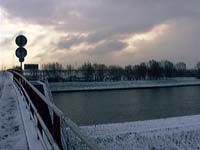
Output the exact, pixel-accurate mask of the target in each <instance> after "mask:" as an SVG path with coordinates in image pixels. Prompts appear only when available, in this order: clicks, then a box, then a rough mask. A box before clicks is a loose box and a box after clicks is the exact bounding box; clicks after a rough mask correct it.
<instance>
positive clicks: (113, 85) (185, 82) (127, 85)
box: [49, 78, 200, 92]
mask: <svg viewBox="0 0 200 150" xmlns="http://www.w3.org/2000/svg"><path fill="white" fill-rule="evenodd" d="M49 85H50V89H51V91H52V92H64V91H92V90H112V89H140V88H158V87H177V86H192V85H200V80H199V79H196V78H170V79H162V80H138V81H117V82H111V81H110V82H53V83H49Z"/></svg>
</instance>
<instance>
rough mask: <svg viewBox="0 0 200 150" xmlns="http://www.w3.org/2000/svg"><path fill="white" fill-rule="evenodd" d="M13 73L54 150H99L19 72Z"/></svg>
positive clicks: (32, 113)
mask: <svg viewBox="0 0 200 150" xmlns="http://www.w3.org/2000/svg"><path fill="white" fill-rule="evenodd" d="M12 73H13V78H14V80H15V82H16V83H17V85H18V87H19V88H20V90H21V91H22V93H23V95H24V97H25V100H26V103H27V106H28V107H29V110H30V112H31V115H32V116H33V118H35V120H36V125H37V128H38V129H39V132H40V135H41V137H42V138H43V137H45V136H46V138H47V140H48V142H49V144H50V145H51V147H52V149H69V150H90V149H91V150H98V149H99V148H98V146H97V145H96V143H95V142H94V141H93V140H92V139H90V138H89V137H88V136H86V135H85V134H84V133H83V131H81V129H80V128H79V127H78V126H77V125H76V124H75V123H74V122H73V121H72V120H71V119H70V118H68V117H67V116H66V115H65V114H64V113H63V112H62V111H61V110H60V109H58V108H57V107H56V106H55V105H54V104H53V103H52V102H51V101H49V100H47V98H46V97H45V96H44V95H42V94H41V93H40V92H39V91H38V90H37V89H36V88H35V87H34V86H33V85H32V84H31V83H30V82H29V81H28V80H26V79H25V78H24V77H23V76H22V75H21V74H19V73H17V72H13V71H12ZM51 114H53V115H51ZM52 116H53V117H52Z"/></svg>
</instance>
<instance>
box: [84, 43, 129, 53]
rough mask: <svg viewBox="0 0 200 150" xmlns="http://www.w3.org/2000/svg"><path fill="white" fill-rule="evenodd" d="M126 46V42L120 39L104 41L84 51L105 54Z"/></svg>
mask: <svg viewBox="0 0 200 150" xmlns="http://www.w3.org/2000/svg"><path fill="white" fill-rule="evenodd" d="M126 47H127V43H124V42H121V41H105V42H103V43H101V44H99V45H97V46H96V47H95V48H92V49H89V50H87V51H85V53H87V54H89V55H105V54H107V53H111V52H117V51H120V50H122V49H124V48H126Z"/></svg>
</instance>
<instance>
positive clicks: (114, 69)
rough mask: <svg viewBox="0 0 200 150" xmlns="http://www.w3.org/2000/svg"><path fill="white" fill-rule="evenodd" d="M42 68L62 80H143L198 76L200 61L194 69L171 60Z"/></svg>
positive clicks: (199, 75)
mask: <svg viewBox="0 0 200 150" xmlns="http://www.w3.org/2000/svg"><path fill="white" fill-rule="evenodd" d="M42 69H43V70H46V71H47V72H48V71H51V72H53V73H54V75H53V76H54V78H55V79H57V80H58V78H63V80H68V81H69V80H70V81H74V80H77V79H79V80H82V81H105V80H112V81H119V80H145V79H161V78H171V77H198V78H200V62H199V63H197V65H196V66H195V68H194V69H187V67H186V64H185V63H184V62H179V63H177V64H174V63H173V62H171V61H168V60H165V61H156V60H150V61H148V62H143V63H140V64H137V65H128V66H125V67H121V66H116V65H111V66H106V65H105V64H97V63H94V64H92V63H90V62H86V63H84V64H82V65H81V66H80V67H79V68H77V69H74V67H73V66H72V65H67V67H66V69H64V68H63V66H62V65H61V64H59V63H51V64H45V65H42ZM62 70H67V77H64V76H63V75H62V76H61V72H62Z"/></svg>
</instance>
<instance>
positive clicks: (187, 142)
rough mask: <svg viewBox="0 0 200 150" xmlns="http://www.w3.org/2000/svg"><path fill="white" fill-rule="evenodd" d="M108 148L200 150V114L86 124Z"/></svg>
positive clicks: (124, 149)
mask: <svg viewBox="0 0 200 150" xmlns="http://www.w3.org/2000/svg"><path fill="white" fill-rule="evenodd" d="M82 129H83V131H84V132H86V133H87V135H89V136H90V137H92V138H94V139H95V141H96V142H97V143H98V144H99V146H100V147H101V149H105V150H198V149H200V142H199V141H200V115H194V116H184V117H174V118H167V119H158V120H149V121H136V122H127V123H115V124H104V125H96V126H84V127H82Z"/></svg>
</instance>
